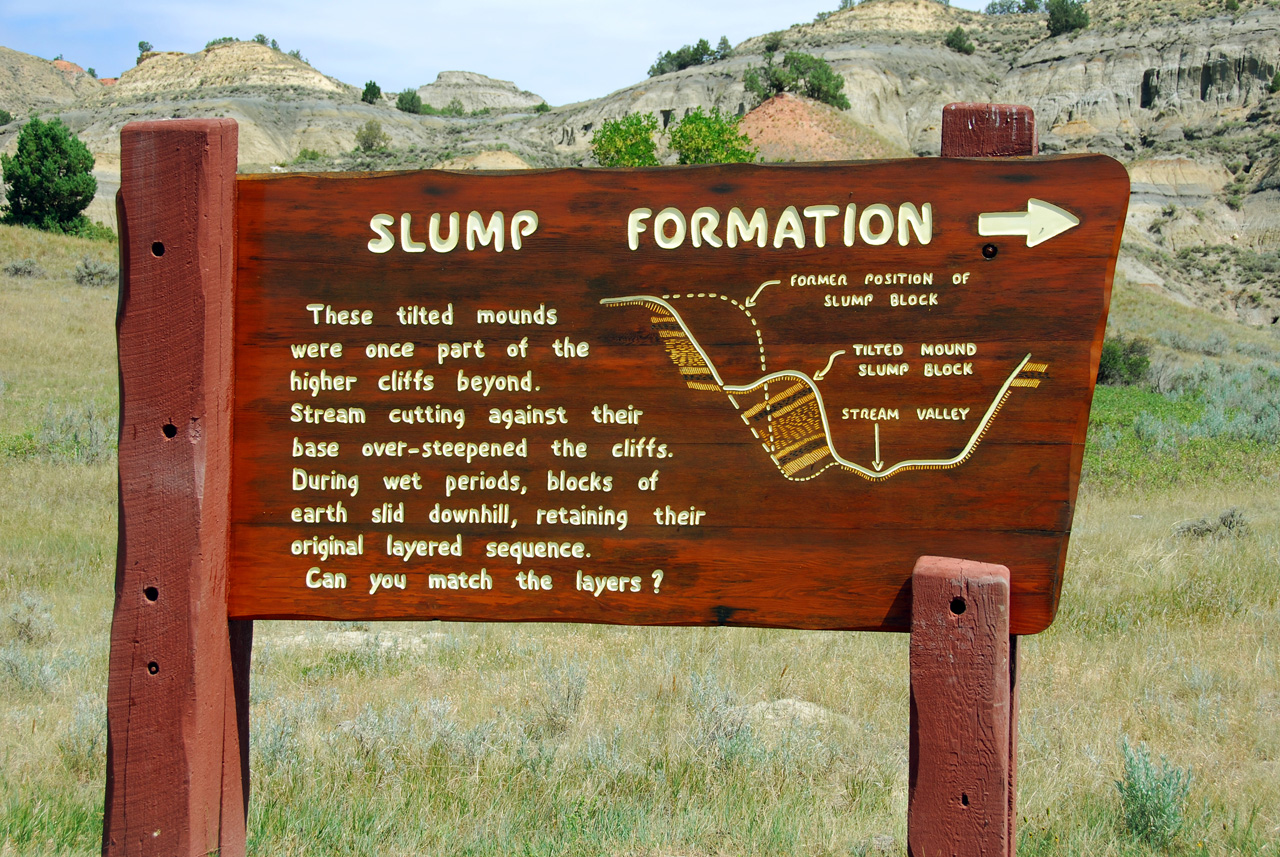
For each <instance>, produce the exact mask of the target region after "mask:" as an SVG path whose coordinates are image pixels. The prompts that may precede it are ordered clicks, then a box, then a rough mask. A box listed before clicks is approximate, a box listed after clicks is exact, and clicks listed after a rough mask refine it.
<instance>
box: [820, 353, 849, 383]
mask: <svg viewBox="0 0 1280 857" xmlns="http://www.w3.org/2000/svg"><path fill="white" fill-rule="evenodd" d="M841 354H844V349H843V348H841V349H840V350H839V351H832V352H831V356H830V357H828V358H827V365H826V366H823V367H822V368H821V369H819V370H818V371H817V372H814V373H813V380H815V381H821V380H822V379H823V378H825V377H827V373H828V372H830V371H831V366H832V365H833V364H834V363H835V362H836V358H837V357H839V356H840V355H841Z"/></svg>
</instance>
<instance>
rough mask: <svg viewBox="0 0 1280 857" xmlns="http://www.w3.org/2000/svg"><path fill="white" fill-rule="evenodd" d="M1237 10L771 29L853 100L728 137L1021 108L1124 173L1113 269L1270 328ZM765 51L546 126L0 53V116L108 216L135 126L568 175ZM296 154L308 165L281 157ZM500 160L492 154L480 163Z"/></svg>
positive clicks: (206, 56)
mask: <svg viewBox="0 0 1280 857" xmlns="http://www.w3.org/2000/svg"><path fill="white" fill-rule="evenodd" d="M1240 6H1241V8H1240V10H1239V11H1237V12H1235V13H1227V12H1226V11H1225V5H1221V4H1218V3H1213V4H1212V8H1207V7H1206V5H1205V2H1203V0H1160V2H1155V0H1090V2H1089V3H1088V7H1087V8H1088V9H1089V12H1090V16H1091V24H1090V26H1089V28H1088V29H1086V30H1083V31H1079V32H1076V33H1073V34H1067V35H1063V36H1058V37H1055V38H1049V37H1048V33H1047V29H1046V19H1045V16H1044V15H1042V14H1029V15H1023V14H1017V15H1002V16H987V15H983V14H980V13H976V12H969V11H966V10H963V9H958V8H951V7H947V6H945V5H943V4H942V3H938V2H935V0H864V2H862V3H860V4H859V5H857V6H855V7H854V8H852V9H849V10H846V11H842V12H835V13H832V14H830V15H827V16H824V17H822V19H821V20H817V21H814V22H813V23H810V24H804V25H797V26H795V27H792V28H790V29H788V30H786V31H782V32H780V33H776V34H772V35H771V37H770V38H771V39H776V40H777V41H778V42H779V43H780V47H779V53H778V58H779V59H781V55H782V54H783V53H785V52H786V51H788V50H801V51H805V52H808V53H812V54H815V55H817V56H820V57H823V58H824V59H826V60H827V61H828V62H829V63H830V64H831V66H832V68H833V69H834V70H835V71H836V72H837V73H838V74H840V75H841V76H842V77H843V79H844V81H845V89H844V92H845V94H846V95H847V96H848V98H849V100H850V103H851V106H850V108H849V109H848V110H846V111H831V110H828V109H827V108H825V107H822V108H821V109H820V110H819V109H817V108H814V109H806V108H803V107H802V106H797V104H795V103H791V104H783V105H778V104H774V105H766V106H765V108H764V109H763V110H762V111H761V112H760V113H758V114H753V115H752V116H751V117H749V119H748V121H746V122H745V123H744V127H745V128H747V129H748V130H753V129H754V130H753V132H754V133H756V134H757V135H759V136H760V137H761V140H760V145H761V149H762V154H763V155H764V156H765V157H766V158H772V159H781V160H808V159H819V158H830V157H832V156H833V155H832V153H833V152H838V153H839V156H840V157H848V158H858V157H884V156H885V155H907V154H916V155H934V154H937V152H938V151H939V145H940V117H941V112H942V108H943V106H944V105H946V104H948V103H950V102H953V101H996V102H1012V103H1020V104H1026V105H1029V106H1030V107H1032V108H1033V109H1034V110H1035V112H1036V116H1037V124H1038V127H1039V130H1040V138H1041V144H1042V151H1045V152H1068V151H1094V152H1102V153H1106V154H1109V155H1112V156H1113V157H1116V158H1118V159H1120V160H1121V161H1123V162H1124V163H1125V164H1126V165H1127V166H1128V167H1129V169H1130V174H1131V176H1132V178H1133V197H1132V200H1131V206H1130V214H1129V221H1128V224H1127V228H1126V238H1125V245H1124V250H1123V258H1122V265H1121V270H1122V271H1126V272H1128V273H1129V274H1130V275H1132V276H1133V277H1134V278H1135V279H1138V280H1139V281H1141V282H1147V283H1148V284H1149V285H1151V286H1152V287H1154V288H1159V289H1163V290H1165V291H1167V292H1168V293H1169V294H1171V295H1173V296H1175V297H1178V298H1179V299H1180V300H1184V301H1186V302H1188V303H1195V304H1199V305H1202V306H1206V307H1209V308H1212V309H1214V310H1215V311H1217V312H1220V313H1223V314H1225V315H1227V316H1229V317H1232V318H1236V319H1238V320H1240V321H1243V322H1246V323H1250V324H1255V325H1268V326H1269V325H1272V324H1275V323H1276V319H1277V318H1280V256H1278V255H1277V249H1276V248H1277V247H1280V95H1277V94H1273V93H1271V92H1270V91H1269V89H1270V84H1271V81H1272V79H1273V77H1274V76H1275V74H1276V71H1277V70H1278V69H1280V0H1240ZM957 25H959V26H961V27H963V28H964V29H965V31H966V33H967V34H968V35H969V38H970V39H971V40H972V41H973V42H974V44H975V46H976V48H977V50H976V51H975V52H974V53H973V54H972V55H968V56H966V55H963V54H960V53H957V52H955V51H952V50H949V49H948V48H946V47H945V46H944V45H943V38H944V37H945V35H946V33H947V32H949V31H950V30H951V29H953V28H954V27H956V26H957ZM765 42H766V37H765V36H763V35H762V36H759V37H755V38H752V39H748V40H747V41H746V42H743V43H742V44H740V45H738V46H737V47H736V48H735V49H734V54H733V55H732V56H731V57H729V58H728V59H725V60H722V61H720V62H716V63H711V64H707V65H702V66H695V67H693V68H689V69H685V70H683V71H679V72H674V73H671V74H667V75H662V76H659V77H655V78H649V79H646V80H643V81H640V82H638V83H636V84H634V85H633V86H629V87H625V88H623V89H621V90H618V91H617V92H613V93H610V94H608V95H605V96H603V97H601V98H597V99H592V100H590V101H584V102H580V103H577V104H569V105H562V106H559V107H554V108H552V109H551V110H550V111H548V112H543V113H537V112H534V110H533V107H535V106H537V105H538V104H539V103H540V102H541V100H542V99H541V98H540V97H539V96H537V95H534V94H532V93H528V92H525V91H523V90H520V89H519V88H518V86H517V85H516V84H513V83H509V82H507V81H498V80H494V79H491V78H487V77H485V76H484V75H481V74H475V73H471V72H446V73H442V74H441V75H440V77H439V78H438V79H437V81H435V82H434V83H430V84H427V85H425V86H423V87H422V88H421V89H420V90H419V92H420V93H422V94H423V98H424V101H426V102H427V103H429V104H432V105H433V106H435V107H444V106H446V105H447V104H448V103H449V102H450V101H452V100H453V99H455V98H456V99H457V100H458V101H459V102H460V103H461V104H462V105H463V109H464V110H465V111H467V112H468V113H470V112H471V111H477V110H483V109H485V108H488V109H489V111H490V112H489V113H488V114H486V115H480V116H476V115H467V116H463V117H442V116H416V115H409V114H405V113H401V112H400V111H398V110H396V109H395V108H394V106H393V105H394V97H393V96H388V97H384V99H383V100H382V102H380V103H379V104H375V105H369V104H364V103H362V102H361V101H360V99H359V91H358V90H357V89H356V88H355V87H352V86H349V85H347V84H345V83H342V82H341V81H337V80H334V79H332V78H329V77H327V76H325V75H324V74H322V73H321V72H319V71H318V70H316V69H314V68H311V67H310V66H309V65H307V64H306V63H303V62H300V61H298V60H296V59H294V58H292V57H289V56H287V55H285V54H281V53H280V52H278V51H273V50H271V49H270V48H268V47H265V46H262V45H256V44H252V43H236V44H230V45H221V46H215V47H214V48H211V49H206V50H202V51H197V52H195V53H192V54H157V55H154V56H150V57H148V58H147V59H146V60H145V61H144V62H142V63H140V64H139V65H138V66H137V67H136V68H134V69H130V70H129V71H128V72H126V73H125V74H123V75H122V76H121V78H120V81H119V83H118V85H116V86H111V87H104V86H102V84H101V83H100V82H99V81H95V80H92V79H90V78H88V76H87V75H79V76H77V75H75V74H71V75H68V73H67V72H66V71H65V70H61V69H58V68H56V67H54V65H53V64H52V63H50V62H49V61H47V60H41V59H39V58H36V57H27V56H26V55H24V54H17V53H16V52H13V51H7V50H5V49H0V107H6V108H7V109H9V110H11V111H12V112H14V113H15V115H24V114H25V112H26V110H27V109H29V108H30V107H38V108H39V109H41V110H42V112H44V113H45V114H46V115H59V116H61V117H62V118H63V120H64V121H66V122H67V124H68V125H70V126H71V127H72V129H73V130H75V131H76V132H77V133H79V134H80V135H81V137H82V139H84V140H85V142H86V143H87V144H88V145H89V146H90V148H91V149H92V150H93V151H94V152H95V154H96V155H97V156H98V174H99V182H100V188H101V193H100V196H101V197H102V199H100V200H99V201H98V202H97V203H95V208H94V209H93V210H91V215H92V216H96V217H100V218H102V219H104V220H108V221H110V220H111V219H112V218H113V210H112V206H111V203H110V194H111V193H113V192H114V188H115V184H114V182H115V180H116V178H117V177H118V153H119V132H120V127H121V126H122V125H123V124H124V123H125V122H127V121H130V120H133V119H145V118H167V117H171V116H229V117H232V118H234V119H236V120H237V121H238V122H239V123H240V129H241V130H240V147H241V154H240V159H241V164H242V168H244V169H246V170H266V169H275V170H279V169H379V168H414V167H422V168H425V167H430V166H433V165H436V164H449V165H457V164H464V163H465V164H468V165H474V164H480V163H488V162H489V161H493V162H494V163H497V162H499V161H501V162H502V163H504V164H507V165H509V166H515V165H518V163H528V164H530V165H532V166H541V167H549V166H568V165H577V164H583V163H589V162H590V144H591V135H592V134H593V133H594V131H595V130H596V129H597V128H599V127H600V124H601V123H602V122H603V121H605V120H608V119H616V118H619V117H621V116H624V115H626V114H629V113H653V114H654V115H656V116H657V117H658V119H659V124H660V125H662V126H663V127H666V126H669V125H670V124H671V123H674V122H677V121H679V120H680V119H682V118H683V117H684V116H685V115H687V114H688V113H689V112H690V111H691V110H694V109H696V108H699V107H701V108H703V109H707V110H709V109H711V108H718V109H720V110H721V111H723V112H725V113H728V114H731V115H746V114H747V113H749V112H750V111H752V109H753V108H754V107H755V104H754V102H753V99H752V98H751V97H750V96H749V94H748V93H747V92H746V91H745V89H744V87H743V84H742V79H743V74H744V73H745V72H746V70H747V69H748V68H749V67H751V66H753V65H754V66H760V65H762V64H763V63H764V62H765V53H764V45H765ZM82 78H83V79H82ZM10 105H13V106H10ZM15 107H16V108H17V109H15ZM371 119H374V120H377V121H378V122H379V123H380V124H381V125H382V127H383V130H384V131H385V132H386V133H387V134H388V136H389V138H390V146H391V152H388V153H379V154H375V155H368V156H360V157H356V156H353V155H352V154H351V152H352V149H353V148H354V147H355V133H356V130H357V129H358V128H359V127H360V126H361V125H363V124H364V123H365V122H367V121H369V120H371ZM18 127H19V123H17V122H14V123H11V124H10V125H9V126H6V127H2V128H0V150H6V149H8V150H12V147H13V144H14V141H15V139H16V134H17V130H18ZM304 149H305V150H314V151H317V152H320V153H322V155H324V157H322V158H321V159H320V160H319V161H308V162H306V163H303V164H301V165H294V164H293V162H294V161H295V159H296V158H297V156H298V155H299V153H300V152H302V151H303V150H304ZM495 151H497V152H503V153H505V154H503V155H502V156H501V157H499V158H496V159H495V158H487V157H480V158H477V156H478V155H480V154H482V153H485V152H495ZM663 153H664V154H667V155H668V157H674V156H672V155H670V153H666V152H665V150H664V152H663ZM1210 257H1211V258H1212V259H1213V260H1216V261H1215V267H1213V269H1212V274H1211V276H1206V274H1205V270H1206V269H1205V267H1204V265H1203V264H1202V262H1203V260H1204V259H1206V258H1210ZM1277 329H1280V327H1277Z"/></svg>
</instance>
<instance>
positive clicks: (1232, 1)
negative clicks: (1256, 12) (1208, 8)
mask: <svg viewBox="0 0 1280 857" xmlns="http://www.w3.org/2000/svg"><path fill="white" fill-rule="evenodd" d="M1226 6H1227V11H1228V12H1239V11H1240V0H1227V3H1226Z"/></svg>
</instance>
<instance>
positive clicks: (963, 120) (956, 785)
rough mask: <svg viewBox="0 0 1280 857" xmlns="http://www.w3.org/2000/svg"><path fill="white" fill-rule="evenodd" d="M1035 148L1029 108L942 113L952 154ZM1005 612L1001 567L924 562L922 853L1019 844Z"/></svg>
mask: <svg viewBox="0 0 1280 857" xmlns="http://www.w3.org/2000/svg"><path fill="white" fill-rule="evenodd" d="M1038 151H1039V140H1038V138H1037V135H1036V124H1035V115H1034V114H1033V113H1032V111H1031V108H1029V107H1023V106H1021V105H1016V104H948V105H947V106H946V107H944V108H943V110H942V156H943V157H947V158H963V157H970V158H996V157H1012V156H1026V155H1035V154H1037V153H1038ZM955 599H959V600H955ZM953 602H954V604H955V607H956V608H959V606H960V604H961V603H963V604H964V605H965V607H964V612H963V613H958V614H957V613H955V612H954V610H953ZM1008 605H1009V570H1008V569H1007V568H1004V567H1003V566H993V565H985V564H982V563H972V562H965V561H963V560H956V559H942V558H938V557H922V558H921V559H920V561H919V562H917V564H916V568H915V572H914V574H913V576H912V617H911V737H910V784H909V797H908V808H907V828H908V833H907V848H908V851H909V853H911V854H913V855H916V856H917V857H924V855H926V854H929V855H932V854H956V855H959V854H974V855H977V854H985V855H993V854H999V855H1006V854H1007V855H1012V854H1013V853H1014V852H1015V850H1016V848H1017V838H1016V837H1017V767H1018V766H1017V758H1018V638H1017V637H1011V636H1010V635H1009V609H1008Z"/></svg>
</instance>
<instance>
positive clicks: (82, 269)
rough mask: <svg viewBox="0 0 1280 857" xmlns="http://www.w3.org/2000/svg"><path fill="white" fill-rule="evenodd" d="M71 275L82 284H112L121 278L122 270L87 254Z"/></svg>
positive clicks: (100, 285)
mask: <svg viewBox="0 0 1280 857" xmlns="http://www.w3.org/2000/svg"><path fill="white" fill-rule="evenodd" d="M71 277H72V279H74V280H75V281H76V282H77V283H79V284H80V285H82V286H98V287H103V286H112V285H115V283H116V282H117V281H118V280H119V279H120V270H119V268H117V267H116V266H115V265H113V264H111V263H110V262H99V261H98V260H97V259H94V258H91V257H89V256H85V257H83V258H81V259H80V261H79V262H77V263H76V269H75V271H73V272H72V274H71Z"/></svg>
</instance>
